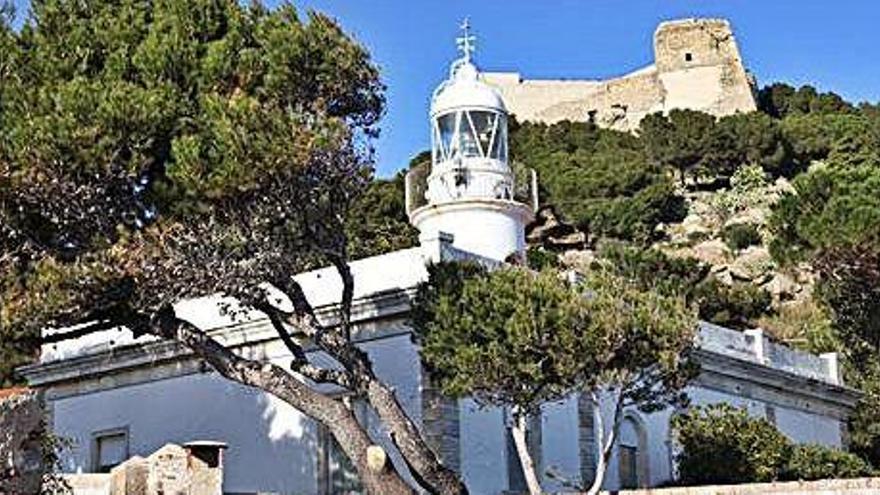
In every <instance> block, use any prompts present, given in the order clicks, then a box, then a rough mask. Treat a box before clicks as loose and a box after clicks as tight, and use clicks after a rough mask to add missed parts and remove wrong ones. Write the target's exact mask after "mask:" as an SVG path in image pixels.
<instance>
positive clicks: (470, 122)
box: [433, 110, 507, 161]
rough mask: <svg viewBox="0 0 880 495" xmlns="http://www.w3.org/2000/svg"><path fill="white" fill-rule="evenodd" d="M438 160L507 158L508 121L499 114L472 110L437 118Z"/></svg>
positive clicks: (435, 133)
mask: <svg viewBox="0 0 880 495" xmlns="http://www.w3.org/2000/svg"><path fill="white" fill-rule="evenodd" d="M433 154H434V159H435V160H436V161H442V160H451V159H454V158H457V157H462V158H484V157H488V158H495V159H497V160H506V159H507V120H506V119H505V118H504V115H502V114H499V113H497V112H489V111H481V110H472V111H458V112H451V113H447V114H444V115H441V116H439V117H437V120H436V125H435V130H434V150H433Z"/></svg>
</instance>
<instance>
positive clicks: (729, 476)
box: [672, 404, 873, 485]
mask: <svg viewBox="0 0 880 495" xmlns="http://www.w3.org/2000/svg"><path fill="white" fill-rule="evenodd" d="M672 428H673V434H674V436H675V440H676V442H677V443H678V444H679V446H680V447H681V452H680V453H679V454H678V456H677V461H678V470H679V482H681V483H682V484H685V485H709V484H734V483H750V482H767V481H776V480H805V481H809V480H819V479H844V478H858V477H862V476H871V475H873V469H872V468H871V466H870V465H869V464H868V463H867V462H865V461H864V460H863V459H861V458H859V457H858V456H856V455H855V454H852V453H849V452H843V451H841V450H836V449H832V448H829V447H824V446H820V445H792V444H791V442H790V441H789V440H788V438H786V437H785V435H783V434H782V433H780V432H779V430H777V429H776V427H775V426H773V425H772V424H771V423H770V422H768V421H767V420H766V419H764V418H756V417H752V416H749V413H748V411H747V410H746V409H737V408H734V407H732V406H730V405H729V404H713V405H710V406H706V407H695V408H692V409H690V410H688V411H686V412H684V413H683V414H680V415H678V416H674V417H673V419H672Z"/></svg>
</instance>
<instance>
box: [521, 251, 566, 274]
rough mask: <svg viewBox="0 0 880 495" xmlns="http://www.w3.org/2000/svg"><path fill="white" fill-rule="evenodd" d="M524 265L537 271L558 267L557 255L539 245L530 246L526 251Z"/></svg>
mask: <svg viewBox="0 0 880 495" xmlns="http://www.w3.org/2000/svg"><path fill="white" fill-rule="evenodd" d="M526 265H527V266H528V267H529V268H531V269H533V270H538V271H541V270H544V269H547V268H559V255H557V254H556V253H553V252H550V251H547V250H545V249H541V248H539V247H530V248H529V249H528V250H527V251H526Z"/></svg>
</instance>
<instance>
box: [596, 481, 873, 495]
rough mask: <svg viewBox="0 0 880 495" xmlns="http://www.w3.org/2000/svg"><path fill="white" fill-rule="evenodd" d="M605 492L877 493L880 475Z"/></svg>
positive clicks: (681, 494) (633, 494)
mask: <svg viewBox="0 0 880 495" xmlns="http://www.w3.org/2000/svg"><path fill="white" fill-rule="evenodd" d="M602 493H606V494H610V493H616V494H618V495H876V494H878V493H880V478H856V479H850V480H820V481H789V482H784V483H750V484H745V485H710V486H688V487H677V488H657V489H646V490H621V491H619V492H602Z"/></svg>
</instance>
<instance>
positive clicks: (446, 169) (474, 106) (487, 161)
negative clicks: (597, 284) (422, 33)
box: [407, 20, 534, 261]
mask: <svg viewBox="0 0 880 495" xmlns="http://www.w3.org/2000/svg"><path fill="white" fill-rule="evenodd" d="M462 29H463V31H464V33H463V35H462V37H461V38H458V45H459V49H460V50H461V51H462V54H463V55H462V57H461V58H459V59H458V60H456V61H455V62H453V63H452V66H451V67H450V70H449V79H448V80H446V81H444V82H443V83H442V84H440V86H438V87H437V89H436V90H435V91H434V94H433V97H432V99H431V129H432V132H431V136H432V153H431V170H430V174H429V175H427V183H426V186H425V187H422V188H420V187H415V184H414V182H415V181H416V180H418V179H419V176H418V174H415V173H412V172H411V173H410V174H409V175H408V176H407V182H408V184H407V194H408V195H409V196H414V195H419V196H421V195H423V196H424V198H422V197H418V198H413V197H409V198H408V201H407V203H408V205H411V207H410V210H409V218H410V222H411V223H412V224H413V225H414V226H415V227H416V228H418V229H419V232H420V239H422V240H423V242H424V241H426V240H430V239H437V238H438V237H440V236H442V235H443V234H451V235H452V236H453V245H454V246H455V247H456V248H458V249H461V250H464V251H468V252H471V253H474V254H477V255H480V256H484V257H486V258H491V259H494V260H499V261H503V260H506V259H507V258H509V257H510V256H511V255H514V256H519V257H521V256H522V255H523V252H524V250H525V226H526V224H528V223H529V222H530V221H532V219H533V218H534V212H533V210H532V207H531V206H529V205H526V204H525V203H522V202H519V201H517V199H516V195H515V191H516V190H517V188H516V186H517V184H515V179H514V174H513V171H512V170H511V167H510V166H509V164H508V160H507V109H506V108H505V106H504V101H503V100H502V99H501V95H500V94H499V93H498V92H497V91H496V90H494V89H493V88H491V87H489V86H488V85H486V84H485V83H483V82H482V81H480V78H479V71H478V70H477V67H476V66H475V65H474V64H473V62H472V60H471V55H472V53H473V50H474V45H473V42H474V37H473V36H471V35H470V33H469V26H468V23H467V20H465V22H464V24H463V25H462ZM523 180H524V181H528V183H527V184H524V185H525V186H526V188H525V189H529V188H530V187H533V185H534V184H533V182H534V177H533V176H528V177H524V178H523ZM526 201H532V198H531V197H528V198H526ZM414 203H415V204H414ZM419 203H423V204H419Z"/></svg>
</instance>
